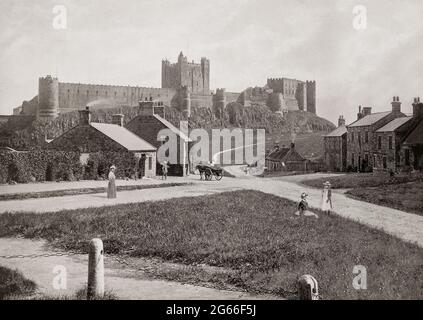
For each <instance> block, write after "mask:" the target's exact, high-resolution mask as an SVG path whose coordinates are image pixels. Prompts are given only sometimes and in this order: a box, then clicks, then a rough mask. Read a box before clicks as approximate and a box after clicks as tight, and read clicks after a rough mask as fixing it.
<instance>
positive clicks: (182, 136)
mask: <svg viewBox="0 0 423 320" xmlns="http://www.w3.org/2000/svg"><path fill="white" fill-rule="evenodd" d="M153 117H154V118H156V119H157V120H159V121H160V122H161V123H163V124H164V125H165V126H166V127H167V128H169V129H170V130H171V131H172V132H173V133H174V134H176V135H178V136H179V137H180V138H181V139H182V140H185V141H191V139H190V138H189V137H188V136H187V135H186V134H185V133H183V132H182V131H181V130H179V129H178V128H176V127H175V126H174V125H173V124H171V123H170V122H169V121H167V120H166V119H164V118H162V117H161V116H159V115H158V114H153Z"/></svg>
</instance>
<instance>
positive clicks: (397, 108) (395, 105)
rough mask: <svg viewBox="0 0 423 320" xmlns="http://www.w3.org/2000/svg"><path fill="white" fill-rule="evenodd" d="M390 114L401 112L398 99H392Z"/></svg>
mask: <svg viewBox="0 0 423 320" xmlns="http://www.w3.org/2000/svg"><path fill="white" fill-rule="evenodd" d="M391 105H392V112H394V113H400V112H401V102H400V101H399V97H398V96H396V97H393V99H392V102H391Z"/></svg>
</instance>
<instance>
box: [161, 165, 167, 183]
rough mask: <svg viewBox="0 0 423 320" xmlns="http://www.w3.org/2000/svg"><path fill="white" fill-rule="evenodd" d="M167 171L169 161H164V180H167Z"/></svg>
mask: <svg viewBox="0 0 423 320" xmlns="http://www.w3.org/2000/svg"><path fill="white" fill-rule="evenodd" d="M167 169H168V165H167V161H163V162H162V180H167Z"/></svg>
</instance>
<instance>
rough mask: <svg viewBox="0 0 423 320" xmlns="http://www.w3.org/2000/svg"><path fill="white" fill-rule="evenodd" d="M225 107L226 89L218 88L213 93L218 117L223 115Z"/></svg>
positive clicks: (215, 112) (214, 110)
mask: <svg viewBox="0 0 423 320" xmlns="http://www.w3.org/2000/svg"><path fill="white" fill-rule="evenodd" d="M225 107H226V95H225V89H216V93H215V94H214V95H213V113H214V114H215V116H216V117H217V118H222V117H223V111H225Z"/></svg>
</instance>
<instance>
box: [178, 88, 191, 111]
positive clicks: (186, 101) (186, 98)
mask: <svg viewBox="0 0 423 320" xmlns="http://www.w3.org/2000/svg"><path fill="white" fill-rule="evenodd" d="M179 105H180V107H181V110H180V111H181V112H182V114H183V115H184V117H185V118H189V117H190V116H191V92H190V90H189V88H188V87H187V86H183V87H182V88H181V89H180V91H179Z"/></svg>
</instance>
